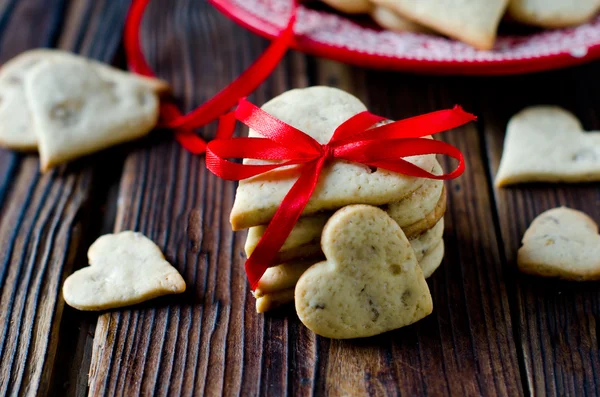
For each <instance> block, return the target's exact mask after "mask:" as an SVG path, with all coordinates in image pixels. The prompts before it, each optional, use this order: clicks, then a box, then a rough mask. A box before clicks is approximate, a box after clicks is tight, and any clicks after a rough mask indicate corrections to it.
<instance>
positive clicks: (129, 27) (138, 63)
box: [123, 0, 154, 77]
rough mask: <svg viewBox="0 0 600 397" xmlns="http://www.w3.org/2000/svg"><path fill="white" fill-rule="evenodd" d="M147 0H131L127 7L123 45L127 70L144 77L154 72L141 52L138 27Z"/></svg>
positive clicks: (152, 74) (151, 75)
mask: <svg viewBox="0 0 600 397" xmlns="http://www.w3.org/2000/svg"><path fill="white" fill-rule="evenodd" d="M148 1H149V0H133V3H131V7H130V8H129V14H128V15H127V20H126V22H125V32H124V37H123V45H124V47H125V53H126V55H127V66H128V67H129V70H131V71H132V72H135V73H137V74H140V75H142V76H146V77H154V73H153V72H152V69H151V68H150V66H148V63H147V62H146V59H145V58H144V54H143V52H142V49H141V46H140V27H141V25H142V19H143V17H144V11H145V10H146V6H147V5H148Z"/></svg>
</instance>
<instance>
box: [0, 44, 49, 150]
mask: <svg viewBox="0 0 600 397" xmlns="http://www.w3.org/2000/svg"><path fill="white" fill-rule="evenodd" d="M42 54H43V52H37V51H31V52H30V53H25V54H23V55H20V56H17V57H16V58H13V59H12V60H10V61H8V62H6V63H5V64H4V65H3V66H2V68H0V146H3V147H6V148H9V149H13V150H36V149H37V136H36V134H35V131H34V130H33V125H32V123H31V114H30V111H29V105H28V104H27V101H26V100H25V89H24V86H23V82H24V79H25V75H26V74H27V73H29V71H30V70H31V68H32V67H34V66H35V65H36V64H37V63H38V62H40V61H41V60H42V58H43V56H42Z"/></svg>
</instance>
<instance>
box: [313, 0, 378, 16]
mask: <svg viewBox="0 0 600 397" xmlns="http://www.w3.org/2000/svg"><path fill="white" fill-rule="evenodd" d="M323 3H325V4H327V5H329V6H330V7H332V8H335V9H336V10H338V11H340V12H343V13H346V14H366V13H368V12H369V11H371V8H372V7H373V4H372V3H371V1H370V0H323Z"/></svg>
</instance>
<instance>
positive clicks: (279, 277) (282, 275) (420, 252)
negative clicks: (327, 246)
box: [254, 219, 444, 298]
mask: <svg viewBox="0 0 600 397" xmlns="http://www.w3.org/2000/svg"><path fill="white" fill-rule="evenodd" d="M443 234H444V220H443V219H441V220H440V221H439V222H438V223H437V224H436V225H435V227H433V228H431V229H430V230H428V231H427V232H425V233H423V234H422V235H420V236H418V237H416V238H414V239H412V240H409V241H408V242H409V243H410V246H411V248H412V249H413V251H414V252H415V257H416V258H417V261H418V262H420V261H421V260H422V259H423V258H424V257H426V256H427V255H428V254H430V253H431V252H432V251H433V250H434V249H435V248H437V247H438V246H439V244H440V242H442V236H443ZM321 255H323V254H322V253H321ZM313 264H314V261H309V260H305V261H292V262H288V263H284V264H281V265H277V266H274V267H270V268H268V269H267V271H266V272H265V274H264V275H263V276H262V278H261V279H260V281H259V283H258V286H257V287H256V290H255V291H254V296H255V297H257V298H259V297H261V296H263V295H266V294H269V293H272V292H277V291H281V290H284V289H288V288H291V287H293V286H294V285H296V283H297V282H298V279H299V278H300V276H301V275H302V273H304V272H305V271H306V269H308V268H309V267H310V266H311V265H313Z"/></svg>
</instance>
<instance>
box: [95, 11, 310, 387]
mask: <svg viewBox="0 0 600 397" xmlns="http://www.w3.org/2000/svg"><path fill="white" fill-rule="evenodd" d="M166 4H168V5H169V6H168V7H167V6H166ZM146 21H147V24H145V26H144V31H143V37H144V40H143V41H144V43H145V44H146V49H147V51H146V52H147V54H148V58H149V61H150V63H151V64H152V65H157V67H156V70H157V71H158V72H159V74H160V75H161V76H163V77H165V78H167V79H168V80H169V81H171V82H172V83H173V86H174V89H175V91H176V92H177V93H180V94H182V96H183V99H184V101H183V102H184V105H185V106H186V107H187V108H190V107H192V106H194V105H195V104H198V103H199V102H201V101H203V100H206V99H207V98H209V97H210V96H212V95H213V94H214V93H216V92H217V90H218V89H220V88H221V87H224V86H225V85H226V84H227V83H228V82H229V81H231V80H232V79H233V78H234V77H235V76H237V75H239V73H241V72H242V71H243V70H244V69H245V68H246V67H247V66H248V65H249V64H250V63H251V62H252V61H253V59H254V58H255V57H256V56H257V55H258V54H259V53H261V52H262V50H264V48H265V46H266V44H267V43H266V41H264V40H262V39H258V38H257V37H255V36H252V35H250V34H248V33H246V32H244V31H243V30H242V29H241V28H239V27H237V26H235V25H234V24H233V23H232V22H230V21H228V20H227V19H226V18H225V17H223V16H221V15H220V14H218V13H217V12H216V11H215V10H214V9H213V8H212V7H211V6H209V5H208V4H207V3H206V2H199V1H186V0H179V1H176V2H169V3H166V2H163V3H160V2H152V3H151V4H150V6H149V8H148V11H147V20H146ZM149 24H151V25H149ZM300 59H301V58H300ZM285 70H286V69H285V66H282V67H280V68H279V69H278V71H277V72H276V74H275V75H274V76H273V77H272V78H271V79H270V80H269V83H267V84H266V85H264V86H263V87H262V88H261V89H260V90H259V91H258V93H257V95H256V97H258V98H259V99H258V101H259V102H264V100H265V98H266V97H267V96H271V95H273V94H275V93H278V92H281V91H283V90H285V89H287V88H289V86H288V85H287V84H286V83H285V82H284V81H285V79H286V75H285ZM214 129H215V126H214V125H211V126H209V127H207V128H204V129H202V130H201V131H200V132H201V133H202V134H205V135H207V136H210V135H211V134H214ZM234 191H235V185H234V184H233V183H229V182H224V181H222V180H219V179H218V178H215V177H213V176H212V175H211V174H209V172H208V171H207V170H206V169H205V165H204V158H203V157H198V156H191V155H189V154H187V153H185V152H184V151H182V150H181V149H180V148H179V147H178V146H177V144H176V143H174V142H173V140H172V137H171V136H170V134H168V133H166V132H165V134H164V137H163V139H157V141H156V142H153V143H152V144H151V145H149V146H148V147H144V148H141V149H139V150H136V151H135V152H134V153H133V154H132V155H131V156H129V157H128V159H127V161H126V164H125V168H124V172H123V179H122V184H121V190H120V194H119V207H118V213H117V220H116V225H115V229H116V230H123V229H134V230H139V231H141V232H144V233H145V234H146V235H148V236H149V237H150V238H152V239H153V240H154V241H156V242H157V243H158V245H159V246H161V248H163V250H164V252H165V255H166V257H167V258H168V259H169V260H171V261H172V263H173V264H174V265H175V266H176V267H178V269H179V270H180V271H181V273H182V275H183V276H184V278H185V279H186V281H187V283H188V292H187V293H186V294H185V295H184V296H183V297H172V298H166V299H160V300H158V301H155V302H151V303H149V304H147V305H143V306H142V307H139V308H134V309H131V310H123V311H116V312H113V313H109V314H105V315H102V316H101V317H100V319H99V322H98V326H97V328H96V335H95V339H94V354H93V360H92V367H91V371H90V395H115V396H120V395H157V396H158V395H166V394H173V395H191V394H193V393H195V394H203V393H204V394H206V395H221V393H224V394H226V395H235V394H240V393H241V394H242V395H255V394H258V393H259V392H260V391H261V390H263V391H267V390H268V391H270V392H272V393H273V395H280V394H282V392H284V391H285V388H286V387H287V386H286V384H285V382H282V379H284V378H285V377H286V376H287V371H286V366H285V361H283V362H282V360H283V359H284V358H285V359H287V357H284V356H282V355H281V354H278V352H277V353H276V352H275V350H276V349H278V348H280V347H281V346H282V343H284V341H283V340H279V341H278V342H277V343H276V344H271V343H265V344H264V345H263V340H264V341H269V342H270V341H271V339H270V334H269V333H268V331H267V330H268V329H269V327H274V325H272V323H273V322H276V323H277V327H279V324H283V323H285V322H286V320H285V319H284V318H281V319H279V320H272V321H270V320H266V319H265V318H264V317H263V316H258V315H257V314H256V313H255V310H254V299H253V298H252V297H251V295H250V291H249V290H248V288H247V284H246V279H245V275H244V273H243V257H242V255H243V242H244V238H245V236H244V235H243V233H240V234H237V235H234V234H233V233H232V232H231V228H230V226H229V221H228V218H229V208H231V205H232V203H233V195H234ZM273 343H275V342H273ZM267 361H268V362H269V365H268V368H267ZM261 368H262V369H261ZM267 370H268V371H267ZM263 371H264V372H268V374H267V375H266V377H265V378H264V379H262V380H261V372H263Z"/></svg>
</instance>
